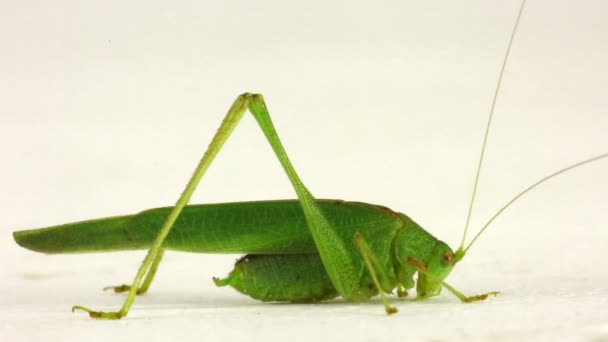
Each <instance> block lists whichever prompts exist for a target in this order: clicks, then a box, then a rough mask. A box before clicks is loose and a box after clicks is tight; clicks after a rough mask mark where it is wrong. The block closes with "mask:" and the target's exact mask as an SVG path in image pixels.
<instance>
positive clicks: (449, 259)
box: [441, 252, 454, 266]
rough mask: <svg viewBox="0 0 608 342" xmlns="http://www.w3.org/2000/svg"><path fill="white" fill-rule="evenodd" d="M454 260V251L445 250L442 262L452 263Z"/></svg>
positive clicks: (446, 264)
mask: <svg viewBox="0 0 608 342" xmlns="http://www.w3.org/2000/svg"><path fill="white" fill-rule="evenodd" d="M452 260H454V253H452V252H445V253H443V255H442V256H441V263H442V264H443V265H444V266H448V265H450V264H451V263H452Z"/></svg>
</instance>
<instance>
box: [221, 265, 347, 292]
mask: <svg viewBox="0 0 608 342" xmlns="http://www.w3.org/2000/svg"><path fill="white" fill-rule="evenodd" d="M214 281H215V284H216V285H217V286H226V285H230V286H232V287H233V288H234V289H236V290H237V291H239V292H241V293H243V294H246V295H248V296H250V297H252V298H255V299H258V300H261V301H265V302H268V301H280V302H315V301H322V300H328V299H331V298H335V297H337V296H338V293H337V292H336V289H335V288H334V286H333V285H332V283H331V281H330V280H329V277H328V276H327V273H326V272H325V268H324V267H323V264H322V263H321V258H320V257H319V256H318V255H316V254H291V255H246V256H244V257H242V258H241V259H239V260H238V261H237V262H236V265H235V266H234V270H233V271H232V272H230V274H229V275H228V277H227V278H225V279H217V278H214Z"/></svg>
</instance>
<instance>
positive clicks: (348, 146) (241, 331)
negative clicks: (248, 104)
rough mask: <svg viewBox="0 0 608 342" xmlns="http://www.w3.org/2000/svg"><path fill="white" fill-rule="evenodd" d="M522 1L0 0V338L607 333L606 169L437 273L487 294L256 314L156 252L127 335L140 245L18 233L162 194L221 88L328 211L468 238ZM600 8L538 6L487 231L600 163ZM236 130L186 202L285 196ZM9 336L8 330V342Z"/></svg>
mask: <svg viewBox="0 0 608 342" xmlns="http://www.w3.org/2000/svg"><path fill="white" fill-rule="evenodd" d="M518 6H519V4H518V1H458V2H456V1H437V2H434V1H403V0H400V1H376V2H374V3H373V5H372V3H371V2H370V3H365V2H358V1H333V2H332V1H330V2H327V1H316V0H314V1H313V0H310V1H300V2H293V3H291V2H287V1H270V0H266V1H255V2H253V1H208V2H201V1H192V2H174V3H169V2H166V3H164V2H156V1H140V2H130V3H129V4H125V3H124V2H123V1H106V2H103V3H101V2H94V3H88V2H82V1H52V2H47V1H19V2H8V1H2V3H1V4H0V42H2V47H1V53H0V158H1V165H0V234H1V235H0V260H2V261H1V263H2V264H1V266H0V277H1V278H0V279H1V280H2V281H1V282H0V336H2V340H5V341H9V340H10V341H12V340H28V339H36V340H40V339H42V338H46V339H48V340H58V339H61V340H67V341H82V340H85V339H86V340H114V341H120V340H127V339H132V338H136V339H143V338H145V339H146V340H148V341H155V340H158V341H167V340H170V339H171V338H175V339H176V340H183V339H192V340H194V339H196V340H202V341H213V340H220V339H222V340H223V341H230V340H245V339H247V340H251V339H255V340H274V339H281V340H284V339H285V338H288V339H289V340H290V341H311V340H314V339H319V338H322V337H327V338H331V339H336V338H343V339H349V340H353V341H370V340H388V339H389V338H390V339H397V338H398V339H408V340H410V339H439V340H441V339H452V340H453V339H479V340H486V339H490V338H493V339H496V340H502V339H504V340H515V339H518V340H519V339H522V338H523V339H539V338H545V339H564V340H566V339H567V340H570V339H572V338H578V339H584V340H588V339H596V340H598V341H599V340H605V339H608V309H607V307H608V306H607V305H608V299H606V298H608V289H607V284H608V271H606V269H608V268H606V266H605V264H606V260H608V258H607V257H608V253H607V252H606V248H605V246H606V242H608V239H607V238H608V229H607V228H608V218H607V217H606V214H607V209H608V197H607V196H606V194H607V193H608V184H607V183H608V178H607V177H606V174H607V173H608V161H600V162H597V163H595V164H593V165H590V166H586V167H584V168H581V169H578V170H576V171H573V172H572V173H570V174H568V175H565V176H562V177H560V178H558V179H555V180H554V181H552V182H550V183H548V184H546V185H545V186H543V187H542V188H539V189H538V191H536V192H534V193H533V194H530V196H528V197H526V198H525V199H522V200H521V201H520V202H519V203H518V204H517V205H516V206H514V207H513V208H512V209H511V210H510V211H508V212H507V213H506V214H505V215H504V216H503V217H501V218H500V219H499V220H498V221H497V222H496V224H495V225H494V226H493V227H492V228H491V229H490V230H489V231H488V234H486V235H485V236H484V237H482V238H481V239H480V241H479V244H478V245H477V246H476V247H474V248H473V249H472V250H471V253H470V254H469V256H468V257H467V258H466V259H465V260H464V261H463V262H462V264H460V265H459V266H458V267H457V268H456V269H455V270H454V272H453V274H452V275H451V276H450V278H449V281H450V282H451V283H452V284H453V285H454V286H455V287H456V288H458V289H460V290H461V291H463V292H465V293H467V294H474V293H480V292H486V291H490V290H499V291H501V292H502V294H501V295H500V296H498V297H497V298H492V299H491V300H489V301H487V302H482V303H476V304H466V305H465V304H461V303H459V302H458V300H457V299H456V298H454V297H453V296H451V295H450V294H449V293H444V294H443V295H442V296H440V297H438V298H435V299H432V300H429V301H427V302H414V301H412V299H411V298H410V299H406V300H396V299H395V300H394V303H395V305H396V306H397V307H398V308H399V310H400V312H399V314H397V315H394V316H391V317H388V318H387V317H385V316H384V313H383V309H382V306H381V304H380V302H379V300H377V299H375V300H372V301H370V302H367V303H361V304H350V303H344V302H342V301H340V300H338V301H334V302H331V303H327V304H319V305H289V304H264V303H259V302H256V301H253V300H251V299H249V298H247V297H244V296H241V295H239V294H237V293H236V292H235V291H233V290H231V289H227V288H222V289H218V288H215V287H214V286H213V284H212V282H211V281H210V278H211V277H212V276H214V275H219V276H223V275H225V274H226V273H227V272H228V271H229V270H230V269H231V266H232V263H233V261H234V259H235V257H236V256H212V255H194V254H184V253H168V255H167V256H166V260H165V262H164V263H163V264H162V265H161V269H160V271H159V274H158V277H157V279H156V282H155V283H154V284H153V287H152V290H151V293H150V294H149V295H147V296H145V297H143V298H140V299H138V300H137V301H136V303H135V305H134V307H133V310H132V311H131V313H130V314H129V316H128V317H127V318H126V319H124V320H122V321H120V322H106V321H93V320H90V319H89V318H88V317H87V316H86V315H84V314H83V313H77V314H72V313H71V312H70V311H69V309H70V307H71V305H73V304H81V305H87V306H90V307H93V308H97V309H105V310H112V309H118V308H119V306H120V305H121V304H122V300H123V297H122V296H118V295H112V294H109V293H102V292H101V291H100V289H101V287H102V286H104V285H111V284H119V283H123V282H128V281H130V280H131V279H132V277H133V275H134V273H135V271H136V269H137V267H138V265H139V263H140V262H141V259H142V258H143V252H141V251H140V252H124V253H122V252H121V253H113V254H95V255H61V256H45V255H42V254H37V253H33V252H30V251H26V250H23V249H20V248H19V247H18V246H17V245H16V244H15V243H14V242H13V240H12V237H11V232H12V231H13V230H17V229H25V228H35V227H43V226H49V225H54V224H60V223H64V222H70V221H77V220H82V219H88V218H94V217H103V216H110V215H117V214H128V213H135V212H138V211H140V210H142V209H146V208H151V207H158V206H165V205H170V204H172V203H173V202H174V201H175V200H176V199H177V196H178V195H179V193H180V192H181V190H182V188H183V186H184V185H185V182H186V181H187V179H188V177H189V175H190V173H191V171H192V169H193V168H194V166H195V164H196V162H197V160H198V158H199V157H200V156H201V154H202V153H203V151H204V149H205V147H206V146H207V144H208V142H209V141H210V139H211V137H212V135H213V133H214V132H215V130H216V129H217V127H218V125H219V123H220V121H221V119H222V118H223V115H224V114H225V111H226V110H227V108H228V107H229V105H230V104H231V103H232V101H233V100H234V98H235V97H236V96H237V95H238V94H240V93H242V92H244V91H252V92H260V93H263V94H264V96H265V98H266V100H267V102H268V106H269V109H270V111H271V114H272V116H273V119H274V120H275V124H276V127H277V130H278V132H279V134H280V135H281V137H282V139H283V142H284V144H285V147H286V149H287V151H288V153H289V155H290V156H291V158H292V161H293V162H294V165H295V166H296V169H297V170H298V171H299V172H300V175H301V177H302V179H303V180H304V182H305V183H306V184H307V185H308V186H309V188H310V190H311V191H312V192H313V193H314V194H315V195H316V196H317V197H319V198H341V199H346V200H358V201H364V202H370V203H377V204H383V205H386V206H389V207H391V208H393V209H394V210H398V211H402V212H404V213H406V214H408V215H410V216H411V217H412V218H414V219H415V220H416V221H418V222H419V223H420V224H421V225H422V226H423V227H426V228H427V229H428V230H429V231H431V232H433V234H435V235H436V236H437V237H439V238H441V239H443V240H444V241H446V242H448V243H449V244H450V245H452V246H453V247H454V248H456V247H457V243H458V242H459V239H460V236H461V231H462V227H463V223H464V219H465V215H466V208H467V205H468V198H469V196H470V190H471V186H472V182H473V176H474V170H475V167H476V165H475V164H476V161H477V158H478V153H479V150H480V143H481V140H482V134H483V129H484V125H485V122H486V120H487V111H488V108H489V105H490V101H491V96H492V93H493V89H494V86H495V82H496V78H497V74H498V70H499V66H500V63H501V59H502V56H503V53H504V50H505V48H506V45H507V39H508V36H509V33H510V31H511V28H512V25H513V22H514V20H515V15H516V12H517V7H518ZM607 10H608V7H607V6H606V4H605V2H604V1H601V0H596V1H540V0H537V1H530V2H529V4H528V6H527V8H526V10H525V12H524V15H523V18H522V22H521V25H520V31H519V34H518V36H517V37H516V41H515V44H514V47H513V51H512V55H511V59H510V64H509V66H508V68H507V72H506V76H505V79H504V84H503V91H502V93H501V95H500V98H499V102H498V107H497V111H496V117H495V122H494V124H495V125H494V127H493V129H492V131H491V136H490V140H489V146H488V150H487V159H486V168H485V169H484V171H483V173H482V177H481V188H480V192H479V197H478V199H479V201H478V203H479V205H478V206H477V210H476V211H475V213H474V215H473V224H472V227H473V230H476V229H477V228H478V227H479V226H480V225H481V224H482V223H483V222H485V220H486V219H487V218H488V217H489V216H490V215H491V214H492V213H493V212H494V211H495V210H497V209H498V208H499V207H500V206H501V205H502V204H503V203H504V202H506V201H507V200H508V199H510V198H511V197H512V196H513V195H515V194H516V193H517V192H518V191H520V190H521V189H523V188H524V187H525V186H527V185H529V184H530V183H532V182H534V181H536V180H537V179H538V178H540V177H542V176H544V175H547V174H548V173H550V172H553V171H555V170H557V169H559V168H561V167H564V166H567V165H569V164H571V163H573V162H576V161H579V160H582V159H584V158H587V157H591V156H593V155H597V154H600V153H604V152H606V151H608V137H607V133H606V132H607V128H608V110H607V109H606V101H605V99H606V93H607V87H608V67H607V66H606V63H605V62H606V60H608V44H607V40H606V33H607V32H608V21H606V20H605V18H606V13H607ZM292 197H294V193H293V190H292V189H291V187H290V186H289V183H288V181H287V177H285V176H284V174H283V173H282V171H281V169H280V166H279V163H278V162H277V161H276V160H275V158H274V156H273V154H272V152H271V150H270V148H269V146H268V145H267V143H266V141H265V140H264V138H263V136H262V134H261V132H260V131H259V129H258V128H257V126H256V125H255V123H254V121H253V120H252V119H251V118H250V117H248V116H247V117H245V118H244V119H243V122H242V124H241V125H240V126H239V127H238V128H237V129H236V131H235V134H234V137H233V139H231V140H230V141H229V142H228V143H227V144H226V147H225V149H224V150H223V151H222V152H221V153H220V155H219V157H218V158H217V161H216V163H215V164H214V165H213V166H212V167H211V169H210V170H209V173H208V175H207V176H206V178H204V180H203V181H202V184H201V188H200V189H199V191H197V192H196V193H195V195H194V200H193V202H195V203H206V202H222V201H239V200H256V199H276V198H292ZM4 337H7V339H5V338H4Z"/></svg>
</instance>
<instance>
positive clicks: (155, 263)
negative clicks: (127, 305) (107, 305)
mask: <svg viewBox="0 0 608 342" xmlns="http://www.w3.org/2000/svg"><path fill="white" fill-rule="evenodd" d="M164 254H165V250H164V249H161V250H160V252H158V255H156V258H154V261H153V262H152V265H151V266H150V269H149V270H148V273H147V274H146V279H144V282H143V284H141V286H140V287H139V288H138V289H137V295H143V294H145V293H146V292H148V289H149V288H150V284H152V280H154V276H155V275H156V270H158V265H160V262H161V260H162V259H163V255H164ZM103 290H104V291H107V290H113V291H114V292H115V293H123V292H127V291H129V290H131V286H129V285H126V284H123V285H120V286H106V287H104V288H103Z"/></svg>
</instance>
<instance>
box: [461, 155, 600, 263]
mask: <svg viewBox="0 0 608 342" xmlns="http://www.w3.org/2000/svg"><path fill="white" fill-rule="evenodd" d="M606 157H608V153H604V154H601V155H599V156H596V157H593V158H589V159H586V160H583V161H580V162H578V163H576V164H572V165H570V166H568V167H566V168H563V169H561V170H559V171H557V172H554V173H552V174H550V175H548V176H546V177H544V178H542V179H540V180H539V181H537V182H536V183H534V184H532V185H530V186H529V187H527V188H526V189H525V190H523V191H522V192H520V193H519V194H517V195H516V196H515V197H513V199H511V200H510V201H509V202H507V204H505V205H504V206H503V207H502V208H500V210H498V211H497V212H496V214H494V216H492V218H491V219H489V220H488V222H486V224H485V225H484V226H483V227H482V228H481V229H480V230H479V233H477V235H475V237H474V238H473V240H471V242H470V243H469V245H468V246H467V248H465V249H464V251H462V256H461V257H460V259H462V257H464V255H465V254H466V253H467V252H468V251H469V248H471V246H472V245H473V243H474V242H475V241H477V239H478V238H479V237H480V236H481V234H482V233H483V232H484V231H485V230H486V229H487V228H488V226H490V224H491V223H492V222H494V220H495V219H496V218H497V217H498V216H499V215H500V214H502V213H503V212H504V211H505V210H506V209H507V208H509V207H510V206H511V204H513V203H514V202H515V201H517V200H518V199H520V198H521V197H522V196H523V195H525V194H527V193H528V192H529V191H530V190H532V189H534V188H536V187H537V186H539V185H540V184H542V183H544V182H546V181H548V180H549V179H551V178H553V177H555V176H558V175H560V174H562V173H564V172H566V171H570V170H572V169H574V168H577V167H579V166H583V165H585V164H589V163H591V162H594V161H598V160H600V159H602V158H606ZM460 259H458V260H460Z"/></svg>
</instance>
